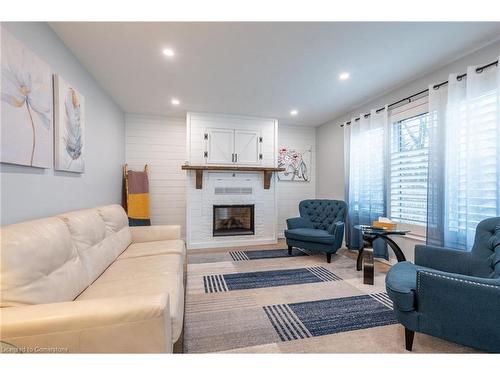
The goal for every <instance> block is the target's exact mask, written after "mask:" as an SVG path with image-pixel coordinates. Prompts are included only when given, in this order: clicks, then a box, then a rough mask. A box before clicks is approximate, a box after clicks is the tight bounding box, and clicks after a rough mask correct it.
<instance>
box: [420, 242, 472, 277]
mask: <svg viewBox="0 0 500 375" xmlns="http://www.w3.org/2000/svg"><path fill="white" fill-rule="evenodd" d="M470 254H471V253H470V252H468V251H463V250H454V249H448V248H445V247H438V246H429V245H416V246H415V264H417V265H419V266H423V267H429V268H434V269H436V270H440V271H444V272H451V273H460V274H463V275H467V274H469V266H470V261H471V257H470Z"/></svg>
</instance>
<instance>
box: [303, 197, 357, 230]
mask: <svg viewBox="0 0 500 375" xmlns="http://www.w3.org/2000/svg"><path fill="white" fill-rule="evenodd" d="M299 211H300V216H301V217H304V218H307V219H308V220H309V221H310V222H311V223H312V224H313V227H314V229H323V230H328V228H329V227H330V226H331V225H332V224H333V223H336V222H337V221H345V218H346V214H347V204H346V203H345V202H344V201H339V200H332V199H306V200H303V201H301V202H300V203H299Z"/></svg>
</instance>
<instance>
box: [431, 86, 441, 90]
mask: <svg viewBox="0 0 500 375" xmlns="http://www.w3.org/2000/svg"><path fill="white" fill-rule="evenodd" d="M439 87H440V86H439V85H434V86H432V88H433V89H434V90H439Z"/></svg>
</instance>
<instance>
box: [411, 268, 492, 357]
mask: <svg viewBox="0 0 500 375" xmlns="http://www.w3.org/2000/svg"><path fill="white" fill-rule="evenodd" d="M416 300H417V311H418V313H419V319H418V321H419V330H422V332H425V333H430V334H435V335H436V334H437V335H438V336H440V337H447V338H448V339H450V340H453V341H457V342H461V343H463V344H465V345H472V346H475V347H477V348H482V349H483V350H489V351H496V352H498V351H500V324H498V312H499V311H500V279H489V278H480V277H473V276H464V275H458V274H454V273H449V272H441V271H434V270H419V271H417V290H416Z"/></svg>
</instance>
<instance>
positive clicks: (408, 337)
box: [405, 327, 415, 352]
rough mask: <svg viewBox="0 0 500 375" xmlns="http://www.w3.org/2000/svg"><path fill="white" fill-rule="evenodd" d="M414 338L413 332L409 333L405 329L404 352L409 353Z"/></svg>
mask: <svg viewBox="0 0 500 375" xmlns="http://www.w3.org/2000/svg"><path fill="white" fill-rule="evenodd" d="M414 337H415V332H414V331H410V330H409V329H408V328H406V327H405V344H406V350H408V351H409V352H411V349H412V348H413V338H414Z"/></svg>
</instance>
